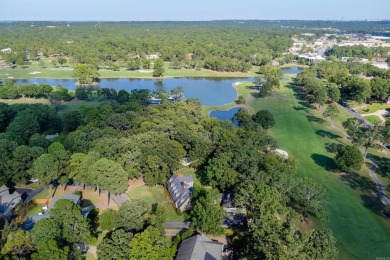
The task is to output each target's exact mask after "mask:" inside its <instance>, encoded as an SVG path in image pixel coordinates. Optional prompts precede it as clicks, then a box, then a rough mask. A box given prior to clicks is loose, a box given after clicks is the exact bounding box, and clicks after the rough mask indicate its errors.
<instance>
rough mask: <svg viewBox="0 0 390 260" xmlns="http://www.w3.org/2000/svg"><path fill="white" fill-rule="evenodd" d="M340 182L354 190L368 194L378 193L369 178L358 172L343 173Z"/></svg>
mask: <svg viewBox="0 0 390 260" xmlns="http://www.w3.org/2000/svg"><path fill="white" fill-rule="evenodd" d="M340 180H341V181H342V182H344V183H345V184H347V185H348V186H349V187H351V188H352V189H354V190H356V189H359V190H361V191H362V192H366V193H370V192H371V193H376V184H375V183H374V182H373V181H372V180H371V179H370V178H368V177H366V176H362V175H360V174H358V173H356V172H351V173H343V174H341V175H340Z"/></svg>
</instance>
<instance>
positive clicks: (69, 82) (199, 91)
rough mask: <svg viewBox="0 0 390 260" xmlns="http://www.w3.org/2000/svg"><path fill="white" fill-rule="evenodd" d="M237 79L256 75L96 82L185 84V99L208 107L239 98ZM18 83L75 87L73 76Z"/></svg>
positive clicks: (159, 86)
mask: <svg viewBox="0 0 390 260" xmlns="http://www.w3.org/2000/svg"><path fill="white" fill-rule="evenodd" d="M238 81H253V78H166V79H142V78H140V79H135V78H117V79H100V82H99V83H98V84H97V85H98V86H99V87H101V88H113V89H115V90H121V89H124V90H127V91H131V90H134V89H148V90H151V91H161V90H165V91H170V90H172V89H174V88H176V87H178V86H181V87H183V90H184V96H185V98H197V99H199V100H200V102H201V103H202V105H205V106H221V105H224V104H228V103H231V102H233V101H234V100H235V99H236V97H237V91H236V89H235V88H234V87H233V86H232V85H233V83H234V82H238ZM15 82H16V83H19V84H21V83H35V84H49V85H51V86H57V85H62V86H63V87H65V88H67V89H71V90H73V89H76V87H77V86H76V80H74V79H41V78H32V79H20V80H15Z"/></svg>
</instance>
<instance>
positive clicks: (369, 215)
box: [251, 87, 390, 259]
mask: <svg viewBox="0 0 390 260" xmlns="http://www.w3.org/2000/svg"><path fill="white" fill-rule="evenodd" d="M251 106H252V108H253V110H254V111H257V110H260V109H268V110H270V111H271V112H272V113H273V115H274V116H275V120H276V126H275V128H274V129H273V130H272V132H271V134H272V135H273V136H274V137H275V138H276V140H277V142H278V144H279V145H280V147H281V148H282V149H285V150H287V151H288V152H289V154H290V155H291V156H292V157H293V158H295V159H297V160H298V162H299V166H298V176H299V177H311V178H313V179H315V180H317V181H318V182H319V183H320V184H321V185H322V186H323V187H324V188H325V189H326V190H327V192H328V196H329V205H328V208H329V212H330V215H329V219H328V221H327V222H324V223H323V224H321V225H322V226H324V227H329V228H330V229H331V230H332V231H333V234H334V236H335V237H336V239H337V243H338V247H339V249H340V258H341V259H373V258H375V257H379V256H388V255H390V244H389V243H388V241H389V240H390V225H389V222H388V221H386V220H385V219H384V218H383V217H382V216H379V215H378V212H377V207H378V206H379V205H380V204H378V201H377V200H376V190H375V189H376V186H375V184H374V183H373V182H372V181H371V179H370V178H369V177H368V174H367V173H368V170H367V168H364V169H362V171H361V172H360V173H356V174H344V175H340V174H338V173H335V172H333V171H332V168H333V160H332V158H333V157H334V150H333V151H332V149H331V148H332V147H334V146H337V145H339V144H343V143H347V142H348V140H346V139H344V138H343V137H342V136H341V135H340V134H339V133H338V132H337V131H335V130H334V129H331V128H330V127H329V126H327V125H326V124H324V123H322V120H321V116H322V115H320V114H319V112H318V111H316V110H313V109H310V108H307V107H305V106H304V104H303V103H299V101H298V100H297V97H296V96H295V95H294V91H293V89H292V88H287V87H284V88H281V89H280V90H278V91H276V93H275V95H274V96H273V97H267V98H260V99H255V100H254V101H253V102H252V103H251Z"/></svg>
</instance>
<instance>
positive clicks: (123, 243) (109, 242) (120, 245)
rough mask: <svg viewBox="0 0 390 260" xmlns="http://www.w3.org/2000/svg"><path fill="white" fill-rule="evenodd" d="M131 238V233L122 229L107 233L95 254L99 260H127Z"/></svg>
mask: <svg viewBox="0 0 390 260" xmlns="http://www.w3.org/2000/svg"><path fill="white" fill-rule="evenodd" d="M132 238H133V233H132V232H130V231H127V230H124V229H116V230H114V231H112V232H109V233H108V234H107V235H106V236H105V238H104V239H103V241H102V242H101V243H99V245H98V248H97V254H98V257H99V259H116V260H125V259H129V254H130V241H131V240H132Z"/></svg>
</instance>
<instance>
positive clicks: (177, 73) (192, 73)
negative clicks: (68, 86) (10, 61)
mask: <svg viewBox="0 0 390 260" xmlns="http://www.w3.org/2000/svg"><path fill="white" fill-rule="evenodd" d="M45 64H46V65H45V66H46V67H45V68H42V66H40V65H39V63H38V62H32V64H31V65H29V66H27V67H26V68H21V67H17V68H14V69H11V68H7V69H0V79H7V78H10V79H11V78H14V79H28V78H57V79H71V78H72V72H73V66H74V65H69V66H67V67H54V66H53V65H52V64H51V63H50V59H45ZM152 67H153V66H152ZM164 67H165V73H164V76H163V78H170V77H254V76H255V75H256V72H257V71H258V69H259V67H258V66H253V67H252V69H251V70H250V71H248V72H221V71H212V70H206V69H177V70H174V69H169V62H165V65H164ZM99 74H100V78H153V69H150V70H144V69H140V70H135V71H130V70H126V68H120V70H119V71H113V70H110V69H106V68H104V69H103V68H102V69H100V70H99Z"/></svg>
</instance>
